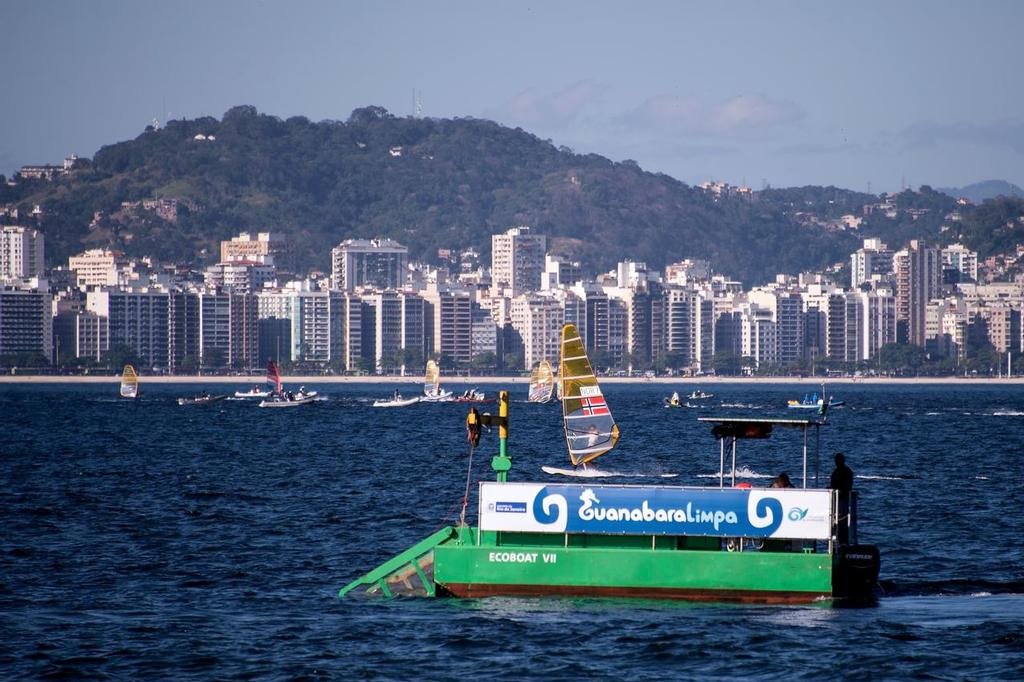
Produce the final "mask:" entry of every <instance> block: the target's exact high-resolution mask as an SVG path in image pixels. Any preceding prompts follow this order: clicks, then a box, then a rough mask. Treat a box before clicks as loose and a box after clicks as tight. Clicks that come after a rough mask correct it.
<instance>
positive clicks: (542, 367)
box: [528, 360, 555, 403]
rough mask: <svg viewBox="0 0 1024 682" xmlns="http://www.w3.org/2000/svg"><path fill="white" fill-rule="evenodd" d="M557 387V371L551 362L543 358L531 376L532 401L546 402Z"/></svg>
mask: <svg viewBox="0 0 1024 682" xmlns="http://www.w3.org/2000/svg"><path fill="white" fill-rule="evenodd" d="M554 388H555V372H554V370H553V369H552V368H551V363H550V362H548V361H547V360H541V361H540V362H539V363H538V364H537V366H536V367H534V368H533V373H532V374H531V376H530V397H529V399H528V400H529V402H531V403H546V402H548V401H549V400H551V393H552V391H553V390H554Z"/></svg>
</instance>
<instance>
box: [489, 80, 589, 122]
mask: <svg viewBox="0 0 1024 682" xmlns="http://www.w3.org/2000/svg"><path fill="white" fill-rule="evenodd" d="M604 91H605V87H604V86H603V85H601V84H599V83H595V82H594V81H589V80H583V81H578V82H576V83H573V84H572V85H570V86H568V87H566V88H564V89H562V90H559V91H557V92H541V91H540V90H538V89H537V88H529V89H527V90H524V91H522V92H520V93H518V94H517V95H515V96H514V97H512V99H510V100H509V101H508V102H506V103H504V104H503V105H501V106H499V107H497V108H494V109H490V110H488V111H486V112H484V115H485V116H486V117H487V118H493V119H497V120H500V121H505V122H509V123H513V124H515V125H525V126H529V127H533V128H537V129H540V130H545V131H548V130H561V129H564V128H567V127H569V126H570V125H572V124H573V123H575V122H576V121H577V120H578V119H579V118H580V117H581V116H582V115H583V114H584V113H585V112H586V111H587V109H588V108H590V107H591V106H593V105H594V104H595V103H596V102H597V101H598V100H599V98H600V97H601V95H602V94H603V93H604Z"/></svg>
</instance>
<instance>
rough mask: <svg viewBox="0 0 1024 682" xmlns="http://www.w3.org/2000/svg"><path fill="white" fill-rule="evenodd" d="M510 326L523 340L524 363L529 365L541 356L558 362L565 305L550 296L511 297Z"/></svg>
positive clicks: (527, 366)
mask: <svg viewBox="0 0 1024 682" xmlns="http://www.w3.org/2000/svg"><path fill="white" fill-rule="evenodd" d="M510 317H511V319H512V327H513V328H514V329H515V330H516V331H517V332H518V333H519V337H520V338H521V339H522V343H523V366H524V368H531V367H533V366H534V365H536V364H537V363H538V362H540V361H541V360H548V361H550V362H557V361H558V359H559V357H560V356H561V344H562V325H564V324H565V309H564V307H563V306H562V303H561V301H559V300H558V299H557V298H555V297H553V296H540V295H538V294H523V295H522V296H517V297H516V298H514V299H512V307H511V311H510Z"/></svg>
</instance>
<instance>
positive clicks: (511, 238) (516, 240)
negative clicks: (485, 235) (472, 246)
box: [491, 226, 547, 298]
mask: <svg viewBox="0 0 1024 682" xmlns="http://www.w3.org/2000/svg"><path fill="white" fill-rule="evenodd" d="M546 252H547V238H546V237H545V236H544V235H539V234H531V233H530V228H529V227H526V226H520V227H513V228H511V229H510V230H508V231H506V232H505V233H504V234H495V235H492V236H491V290H492V292H493V294H494V295H495V296H500V295H506V296H508V297H509V298H515V297H516V296H519V295H521V294H525V293H529V292H533V291H538V290H539V289H540V288H541V274H542V273H543V272H544V255H545V253H546Z"/></svg>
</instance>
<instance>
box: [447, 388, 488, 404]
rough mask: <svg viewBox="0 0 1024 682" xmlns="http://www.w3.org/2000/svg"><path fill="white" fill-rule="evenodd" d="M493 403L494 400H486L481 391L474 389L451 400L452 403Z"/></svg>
mask: <svg viewBox="0 0 1024 682" xmlns="http://www.w3.org/2000/svg"><path fill="white" fill-rule="evenodd" d="M494 401H495V399H494V398H488V397H487V395H486V394H485V393H484V392H483V391H478V390H477V389H475V388H474V389H472V390H467V391H466V392H465V393H463V394H462V395H457V396H455V397H453V398H452V402H453V403H493V402H494Z"/></svg>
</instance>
